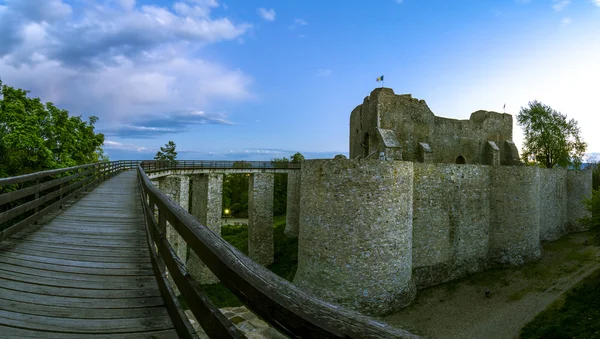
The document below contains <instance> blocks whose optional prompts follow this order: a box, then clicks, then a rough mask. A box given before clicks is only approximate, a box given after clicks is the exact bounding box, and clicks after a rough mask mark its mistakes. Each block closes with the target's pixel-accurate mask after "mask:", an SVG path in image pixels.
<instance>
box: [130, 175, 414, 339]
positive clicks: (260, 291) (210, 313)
mask: <svg viewBox="0 0 600 339" xmlns="http://www.w3.org/2000/svg"><path fill="white" fill-rule="evenodd" d="M141 165H142V164H140V166H138V169H137V170H138V176H139V183H140V194H141V200H142V202H143V204H144V210H145V216H146V219H147V225H148V232H149V234H150V238H152V239H153V241H152V242H151V245H150V247H151V248H152V249H154V245H156V246H157V249H158V250H157V251H156V255H157V256H158V258H159V260H160V259H162V261H164V264H166V266H167V268H168V269H169V272H170V273H171V278H173V280H174V282H175V284H176V285H177V286H178V287H179V289H180V290H181V291H182V292H184V293H182V295H183V296H184V299H185V300H186V301H188V305H190V307H192V306H191V305H194V306H193V307H194V308H190V309H191V310H192V313H194V315H195V316H196V318H197V320H198V321H200V323H201V325H202V327H203V328H204V329H205V330H206V331H207V334H209V336H211V335H212V336H213V337H217V336H218V335H219V334H217V333H216V332H210V331H211V329H210V328H209V327H207V325H206V324H205V323H203V322H209V323H211V324H213V325H214V324H215V323H218V324H221V325H220V326H221V327H227V326H228V323H227V322H225V323H224V322H223V320H222V319H220V318H219V317H218V315H217V314H216V313H215V311H214V306H212V304H211V303H209V304H208V305H203V306H202V307H197V306H196V305H197V304H198V303H197V302H196V301H198V300H202V299H203V298H204V297H203V294H202V291H201V288H199V285H198V283H197V282H196V281H195V280H194V278H193V277H191V276H190V275H189V273H187V270H186V268H185V265H184V264H183V263H182V262H181V260H178V258H177V256H176V254H175V253H174V251H173V249H172V248H171V247H170V245H169V244H168V242H167V240H166V232H165V230H164V229H161V228H162V227H160V226H159V227H157V226H156V225H157V224H158V225H161V224H162V225H164V223H165V221H168V222H169V223H170V224H171V226H172V227H173V228H174V229H175V230H176V231H177V232H178V233H179V235H181V237H182V238H183V240H184V241H185V242H186V243H187V245H188V246H189V247H190V248H191V249H192V250H193V251H194V252H195V253H196V254H197V255H198V257H199V258H200V259H201V260H202V261H203V262H204V264H205V265H206V266H207V267H208V268H209V269H210V270H211V271H212V273H213V274H214V275H215V276H216V277H217V278H218V279H219V280H220V281H221V282H222V283H223V284H224V285H225V286H226V287H227V288H228V289H229V290H230V291H231V292H232V293H233V294H235V295H236V296H237V297H238V298H239V299H240V300H241V301H242V302H244V303H245V304H246V305H247V306H248V308H250V309H251V310H252V311H253V312H255V313H256V314H258V315H259V316H260V317H262V318H263V319H264V320H266V321H267V322H268V323H270V324H271V325H272V326H274V327H276V328H277V329H279V330H280V331H281V332H283V333H284V334H286V335H288V336H290V337H292V338H418V336H416V335H414V334H412V333H410V332H407V331H405V330H402V329H398V328H394V327H391V326H389V325H386V324H384V323H381V322H378V321H375V320H373V319H372V318H369V317H366V316H364V315H361V314H360V313H358V312H355V311H352V310H347V309H345V308H342V307H340V306H336V305H332V304H330V303H327V302H324V301H322V300H320V299H317V298H315V297H314V296H312V295H310V294H309V293H307V292H305V291H303V290H301V289H299V288H298V287H296V286H295V285H293V284H291V283H290V282H288V281H286V280H284V279H282V278H280V277H279V276H277V275H275V274H274V273H272V272H271V271H269V270H268V269H266V268H264V267H263V266H261V265H259V264H257V263H255V262H254V261H252V260H251V259H250V258H248V257H247V256H246V255H244V254H243V253H241V252H240V251H238V250H237V249H236V248H234V247H233V246H231V245H230V244H229V243H228V242H226V241H225V240H223V238H221V237H220V236H219V235H217V234H215V233H214V232H213V231H211V230H210V229H208V228H207V227H205V226H204V225H202V224H201V223H200V222H199V221H198V220H197V219H196V218H195V217H193V216H192V215H190V214H189V213H188V212H187V211H185V210H184V209H183V208H181V207H180V206H179V205H177V204H175V203H174V202H173V201H171V200H170V199H169V198H168V197H167V196H166V195H165V194H163V193H162V192H160V191H159V190H158V189H157V188H156V187H155V186H154V185H153V184H152V182H151V181H150V179H149V178H148V176H147V175H146V173H145V172H144V169H143V168H142V166H141ZM154 207H156V208H157V209H158V212H159V213H158V215H159V220H158V221H156V220H155V213H154ZM159 275H160V276H161V277H162V275H163V273H160V274H159ZM157 277H158V278H159V280H160V277H159V276H158V275H157ZM163 297H164V298H165V299H167V298H171V299H172V298H173V297H174V296H172V295H166V294H163ZM202 302H203V303H205V300H202ZM166 303H167V304H169V303H176V301H171V302H166ZM219 313H220V312H219ZM170 314H171V316H172V317H173V318H174V319H176V320H177V321H175V320H174V323H175V324H177V323H179V322H180V321H181V310H176V309H175V310H172V309H170ZM183 321H184V322H185V319H184V320H183ZM176 326H177V325H176ZM186 327H187V325H186V326H180V328H179V329H178V331H181V332H185V331H186ZM180 335H181V334H180ZM188 336H189V335H188ZM230 337H232V335H231V336H230Z"/></svg>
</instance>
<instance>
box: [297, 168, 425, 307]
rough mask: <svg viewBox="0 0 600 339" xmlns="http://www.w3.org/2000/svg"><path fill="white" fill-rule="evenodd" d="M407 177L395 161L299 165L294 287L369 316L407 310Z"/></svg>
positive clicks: (411, 293)
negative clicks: (297, 236) (296, 255)
mask: <svg viewBox="0 0 600 339" xmlns="http://www.w3.org/2000/svg"><path fill="white" fill-rule="evenodd" d="M412 172H413V164H412V163H410V162H402V161H378V160H309V161H304V162H303V163H302V184H301V195H300V199H301V201H300V230H299V238H298V270H297V272H296V276H295V278H294V284H296V285H298V286H300V287H301V288H304V289H306V290H308V291H311V292H312V293H314V294H315V295H316V296H317V297H319V298H321V299H324V300H326V301H330V302H333V303H336V304H340V305H342V306H345V307H348V308H352V309H355V310H358V311H360V312H364V313H367V314H371V315H384V314H389V313H392V312H394V311H397V310H399V309H400V308H402V307H404V306H406V305H408V304H409V303H410V302H411V301H412V300H413V298H414V296H415V286H414V284H413V281H412V184H413V175H412Z"/></svg>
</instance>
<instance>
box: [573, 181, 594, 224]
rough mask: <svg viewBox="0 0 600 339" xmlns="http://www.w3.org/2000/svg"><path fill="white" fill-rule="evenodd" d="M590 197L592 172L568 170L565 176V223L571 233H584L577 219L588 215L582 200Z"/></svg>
mask: <svg viewBox="0 0 600 339" xmlns="http://www.w3.org/2000/svg"><path fill="white" fill-rule="evenodd" d="M591 196H592V171H591V170H576V171H574V170H570V171H569V172H568V174H567V199H568V205H567V210H568V215H567V223H568V224H569V228H570V230H571V231H584V230H585V228H584V227H583V226H581V224H580V223H579V221H578V220H579V219H580V218H583V217H586V216H588V215H589V212H588V211H587V210H586V209H585V206H584V205H583V202H582V201H583V199H584V198H589V197H591Z"/></svg>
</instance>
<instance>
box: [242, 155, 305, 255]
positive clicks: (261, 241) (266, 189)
mask: <svg viewBox="0 0 600 339" xmlns="http://www.w3.org/2000/svg"><path fill="white" fill-rule="evenodd" d="M303 164H304V163H303ZM273 185H274V175H273V174H269V173H254V174H252V175H251V176H250V180H249V182H248V256H249V257H250V258H251V259H252V260H254V261H255V262H257V263H259V264H261V265H263V266H268V265H270V264H272V263H273V257H274V244H273Z"/></svg>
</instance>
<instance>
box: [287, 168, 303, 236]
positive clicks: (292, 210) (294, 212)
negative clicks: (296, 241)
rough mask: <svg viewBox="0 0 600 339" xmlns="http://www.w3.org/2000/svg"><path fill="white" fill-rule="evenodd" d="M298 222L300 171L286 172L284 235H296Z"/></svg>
mask: <svg viewBox="0 0 600 339" xmlns="http://www.w3.org/2000/svg"><path fill="white" fill-rule="evenodd" d="M299 222H300V171H292V172H289V173H288V182H287V211H286V213H285V235H287V236H289V237H297V236H298V223H299Z"/></svg>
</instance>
